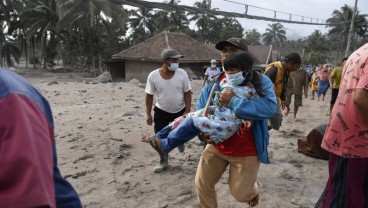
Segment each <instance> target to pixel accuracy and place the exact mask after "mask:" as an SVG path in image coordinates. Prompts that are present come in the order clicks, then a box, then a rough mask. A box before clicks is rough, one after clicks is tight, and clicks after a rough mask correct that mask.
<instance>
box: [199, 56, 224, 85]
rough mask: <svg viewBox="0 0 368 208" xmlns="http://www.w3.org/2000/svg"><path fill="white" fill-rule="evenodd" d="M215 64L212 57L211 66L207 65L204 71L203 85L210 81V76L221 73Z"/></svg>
mask: <svg viewBox="0 0 368 208" xmlns="http://www.w3.org/2000/svg"><path fill="white" fill-rule="evenodd" d="M216 64H217V62H216V60H215V59H212V60H211V66H210V67H208V68H207V70H206V72H205V73H204V79H203V86H204V85H205V84H206V82H212V77H214V76H216V75H218V74H220V73H221V70H220V69H219V68H218V67H217V65H216Z"/></svg>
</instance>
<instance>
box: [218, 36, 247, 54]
mask: <svg viewBox="0 0 368 208" xmlns="http://www.w3.org/2000/svg"><path fill="white" fill-rule="evenodd" d="M225 46H236V47H238V48H241V49H243V50H244V51H248V46H247V44H246V43H245V40H244V39H242V38H229V39H227V40H223V41H220V42H218V43H217V44H216V49H218V50H220V51H222V50H223V49H224V47H225Z"/></svg>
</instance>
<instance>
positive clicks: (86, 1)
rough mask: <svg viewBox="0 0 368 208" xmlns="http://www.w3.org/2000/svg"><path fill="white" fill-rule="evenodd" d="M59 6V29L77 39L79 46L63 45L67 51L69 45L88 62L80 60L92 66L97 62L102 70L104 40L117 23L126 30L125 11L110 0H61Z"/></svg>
mask: <svg viewBox="0 0 368 208" xmlns="http://www.w3.org/2000/svg"><path fill="white" fill-rule="evenodd" d="M58 7H59V10H58V11H59V14H60V20H59V22H58V24H57V28H58V30H59V31H63V34H67V35H66V37H72V36H73V37H78V39H77V40H76V41H77V43H78V45H73V44H65V43H64V48H65V47H66V46H70V47H72V48H70V50H73V51H76V50H77V51H80V52H83V53H81V54H80V55H79V56H86V57H87V60H86V59H84V58H82V57H81V58H82V60H81V61H83V62H85V63H86V64H92V66H93V67H94V66H95V61H98V64H99V67H101V59H102V58H101V56H102V51H103V49H104V48H105V47H106V45H105V44H104V43H103V41H102V40H103V38H104V37H106V36H107V32H108V30H109V29H110V28H109V24H110V23H111V22H115V24H118V25H120V27H121V28H125V26H126V24H125V22H124V20H125V19H127V16H128V14H127V12H126V10H125V9H124V8H123V7H122V6H117V5H116V4H114V3H113V2H112V1H110V0H105V1H101V0H83V1H75V0H59V3H58ZM68 33H69V34H68ZM75 34H76V35H75ZM66 39H67V38H66ZM82 43H83V44H82ZM76 47H78V48H76Z"/></svg>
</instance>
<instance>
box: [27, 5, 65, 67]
mask: <svg viewBox="0 0 368 208" xmlns="http://www.w3.org/2000/svg"><path fill="white" fill-rule="evenodd" d="M37 3H38V5H34V2H31V4H30V5H28V8H29V9H26V10H24V11H23V13H22V19H23V20H24V24H25V26H26V27H27V28H28V32H27V36H28V39H30V38H31V37H34V38H35V39H36V41H39V42H40V43H41V49H42V56H41V61H42V60H43V63H44V68H46V63H47V62H48V63H53V60H54V58H55V56H56V46H57V40H58V38H57V32H56V24H57V22H58V20H59V17H58V14H57V7H56V0H39V1H37ZM33 59H34V57H33Z"/></svg>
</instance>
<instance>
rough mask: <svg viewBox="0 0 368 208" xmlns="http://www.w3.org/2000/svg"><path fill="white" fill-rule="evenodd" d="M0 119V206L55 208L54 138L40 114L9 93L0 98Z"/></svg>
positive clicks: (35, 107) (26, 100)
mask: <svg viewBox="0 0 368 208" xmlns="http://www.w3.org/2000/svg"><path fill="white" fill-rule="evenodd" d="M0 117H1V119H0V207H12V208H18V207H19V208H21V207H40V206H49V207H56V205H55V185H54V179H53V152H52V151H53V144H54V139H53V138H54V136H53V130H52V127H51V126H50V125H49V122H48V120H47V118H46V117H45V114H44V112H43V111H42V110H41V108H40V107H39V106H38V105H37V104H36V102H34V101H33V100H30V99H29V98H28V97H26V96H25V95H22V94H16V93H12V94H9V95H7V96H6V97H3V98H1V99H0ZM40 150H42V151H40Z"/></svg>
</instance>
